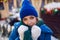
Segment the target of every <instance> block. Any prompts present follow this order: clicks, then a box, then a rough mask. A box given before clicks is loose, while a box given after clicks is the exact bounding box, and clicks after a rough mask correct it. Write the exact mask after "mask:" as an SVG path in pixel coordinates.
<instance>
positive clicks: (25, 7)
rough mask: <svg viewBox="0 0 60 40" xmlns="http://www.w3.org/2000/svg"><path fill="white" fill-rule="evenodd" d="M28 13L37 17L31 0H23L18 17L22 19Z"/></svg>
mask: <svg viewBox="0 0 60 40" xmlns="http://www.w3.org/2000/svg"><path fill="white" fill-rule="evenodd" d="M29 15H32V16H35V17H38V13H37V11H36V9H35V8H34V7H33V6H32V4H31V2H30V1H29V0H24V1H23V3H22V7H21V10H20V18H21V19H23V18H24V17H26V16H29Z"/></svg>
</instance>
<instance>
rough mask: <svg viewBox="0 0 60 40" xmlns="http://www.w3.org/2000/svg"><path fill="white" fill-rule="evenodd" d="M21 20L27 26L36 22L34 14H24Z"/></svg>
mask: <svg viewBox="0 0 60 40" xmlns="http://www.w3.org/2000/svg"><path fill="white" fill-rule="evenodd" d="M23 22H24V23H25V24H26V25H28V26H33V25H35V24H36V23H37V18H36V17H35V16H26V17H24V18H23Z"/></svg>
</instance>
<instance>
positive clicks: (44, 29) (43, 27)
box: [40, 24, 53, 34]
mask: <svg viewBox="0 0 60 40" xmlns="http://www.w3.org/2000/svg"><path fill="white" fill-rule="evenodd" d="M40 28H41V30H42V32H45V33H50V34H52V33H53V31H52V30H51V29H50V28H49V27H48V26H47V25H46V24H43V25H41V26H40Z"/></svg>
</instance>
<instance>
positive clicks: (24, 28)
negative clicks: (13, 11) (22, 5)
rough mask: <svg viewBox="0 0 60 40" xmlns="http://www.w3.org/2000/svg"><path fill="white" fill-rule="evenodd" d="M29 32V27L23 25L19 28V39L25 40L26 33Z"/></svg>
mask: <svg viewBox="0 0 60 40" xmlns="http://www.w3.org/2000/svg"><path fill="white" fill-rule="evenodd" d="M26 30H28V27H26V26H24V25H21V26H20V27H19V28H18V33H19V36H20V37H19V38H20V40H23V38H24V32H25V31H26Z"/></svg>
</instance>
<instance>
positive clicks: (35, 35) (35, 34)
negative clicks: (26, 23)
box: [31, 25, 41, 40]
mask: <svg viewBox="0 0 60 40" xmlns="http://www.w3.org/2000/svg"><path fill="white" fill-rule="evenodd" d="M31 32H32V38H33V40H37V39H38V37H39V36H40V35H41V29H40V28H39V27H38V26H37V25H34V26H33V27H32V30H31Z"/></svg>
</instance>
